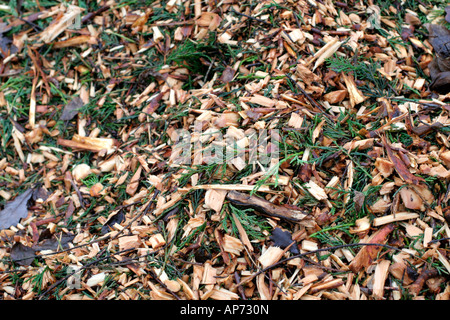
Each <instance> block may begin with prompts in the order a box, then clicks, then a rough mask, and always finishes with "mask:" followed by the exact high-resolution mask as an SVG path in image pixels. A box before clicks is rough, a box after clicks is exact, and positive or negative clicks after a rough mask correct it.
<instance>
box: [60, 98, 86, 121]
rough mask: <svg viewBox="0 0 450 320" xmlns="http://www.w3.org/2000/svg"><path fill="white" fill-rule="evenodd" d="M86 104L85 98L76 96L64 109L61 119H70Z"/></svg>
mask: <svg viewBox="0 0 450 320" xmlns="http://www.w3.org/2000/svg"><path fill="white" fill-rule="evenodd" d="M83 106H84V103H83V100H81V98H80V97H74V98H73V99H72V100H71V101H70V102H69V103H68V104H66V106H65V107H64V109H63V112H62V114H61V117H59V120H65V121H69V120H72V119H73V117H75V116H76V115H77V113H78V112H79V110H80V109H81V108H82V107H83Z"/></svg>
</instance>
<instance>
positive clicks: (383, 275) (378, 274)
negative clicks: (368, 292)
mask: <svg viewBox="0 0 450 320" xmlns="http://www.w3.org/2000/svg"><path fill="white" fill-rule="evenodd" d="M390 264H391V262H390V261H389V260H382V261H380V262H378V264H377V266H376V268H375V275H374V281H373V296H374V297H375V298H376V299H382V298H383V296H384V286H385V282H386V279H387V277H388V273H389V265H390Z"/></svg>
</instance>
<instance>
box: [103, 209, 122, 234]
mask: <svg viewBox="0 0 450 320" xmlns="http://www.w3.org/2000/svg"><path fill="white" fill-rule="evenodd" d="M124 220H125V215H124V214H123V212H122V210H119V212H117V213H116V214H115V215H113V216H112V217H111V218H109V219H108V221H106V223H105V224H104V225H103V227H102V230H101V233H102V235H104V234H106V233H108V232H110V231H111V228H112V226H114V225H115V224H116V223H118V224H120V223H122V222H123V221H124Z"/></svg>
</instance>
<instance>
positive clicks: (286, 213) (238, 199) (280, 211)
mask: <svg viewBox="0 0 450 320" xmlns="http://www.w3.org/2000/svg"><path fill="white" fill-rule="evenodd" d="M227 199H228V200H230V202H231V203H233V204H234V205H238V206H243V207H249V208H252V209H254V210H255V211H257V212H259V213H261V214H263V215H266V216H269V217H277V218H281V219H286V220H289V221H292V222H299V221H301V220H303V219H304V218H305V217H306V214H305V213H304V212H303V211H301V210H300V209H299V208H296V209H290V208H287V207H283V206H280V205H275V204H273V203H272V202H270V201H267V200H265V199H262V198H260V197H257V196H249V195H246V194H245V193H241V192H238V191H229V192H228V193H227Z"/></svg>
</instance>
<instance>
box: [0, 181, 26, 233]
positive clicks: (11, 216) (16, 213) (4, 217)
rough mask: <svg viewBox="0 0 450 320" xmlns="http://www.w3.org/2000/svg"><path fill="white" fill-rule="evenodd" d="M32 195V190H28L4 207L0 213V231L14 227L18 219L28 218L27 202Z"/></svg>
mask: <svg viewBox="0 0 450 320" xmlns="http://www.w3.org/2000/svg"><path fill="white" fill-rule="evenodd" d="M32 194H33V189H28V190H26V191H25V192H23V193H22V194H20V195H19V196H17V197H16V198H15V199H14V200H13V201H10V202H8V203H7V204H6V205H5V208H4V209H3V210H2V211H0V230H2V229H8V228H9V227H11V226H15V225H17V224H18V223H19V221H20V219H22V218H26V217H27V216H28V201H29V200H30V198H31V196H32Z"/></svg>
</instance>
